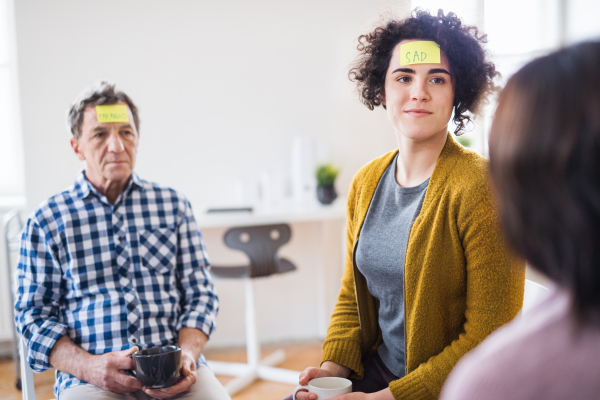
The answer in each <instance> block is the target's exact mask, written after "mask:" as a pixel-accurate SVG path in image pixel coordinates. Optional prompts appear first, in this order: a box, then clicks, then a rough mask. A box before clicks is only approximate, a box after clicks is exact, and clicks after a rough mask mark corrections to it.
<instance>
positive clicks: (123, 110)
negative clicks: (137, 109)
mask: <svg viewBox="0 0 600 400" xmlns="http://www.w3.org/2000/svg"><path fill="white" fill-rule="evenodd" d="M96 115H97V116H98V122H129V114H128V113H127V106H126V105H123V104H111V105H108V106H96Z"/></svg>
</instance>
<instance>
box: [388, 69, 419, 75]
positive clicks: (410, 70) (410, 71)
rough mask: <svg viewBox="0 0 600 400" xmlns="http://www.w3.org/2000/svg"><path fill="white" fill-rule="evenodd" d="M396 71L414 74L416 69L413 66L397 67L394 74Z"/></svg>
mask: <svg viewBox="0 0 600 400" xmlns="http://www.w3.org/2000/svg"><path fill="white" fill-rule="evenodd" d="M396 72H406V73H409V74H414V73H415V70H414V69H411V68H396V69H395V70H394V71H393V72H392V74H395V73H396Z"/></svg>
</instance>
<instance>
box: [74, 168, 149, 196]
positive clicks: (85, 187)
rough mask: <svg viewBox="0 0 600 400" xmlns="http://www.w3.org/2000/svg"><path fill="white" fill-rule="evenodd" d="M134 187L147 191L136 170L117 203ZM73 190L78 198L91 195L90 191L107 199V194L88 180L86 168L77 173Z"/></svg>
mask: <svg viewBox="0 0 600 400" xmlns="http://www.w3.org/2000/svg"><path fill="white" fill-rule="evenodd" d="M134 188H137V189H139V190H140V191H141V192H145V191H146V188H144V182H143V181H142V180H141V179H140V177H139V176H137V174H136V173H135V172H133V173H132V174H131V179H129V183H128V184H127V186H126V187H125V189H123V192H122V193H121V194H120V195H119V197H118V199H117V201H116V202H115V204H117V203H119V201H120V200H121V199H122V198H123V195H124V194H129V192H130V191H131V190H133V189H134ZM73 191H74V192H75V196H76V197H77V198H78V199H85V198H86V197H88V196H89V195H90V193H93V194H95V195H96V196H97V197H98V198H99V199H106V196H104V195H103V194H102V193H100V192H99V191H98V189H96V187H95V186H94V185H92V184H91V183H90V181H88V179H87V177H86V176H85V170H81V171H80V172H79V174H77V177H76V178H75V184H74V185H73ZM107 202H108V200H107Z"/></svg>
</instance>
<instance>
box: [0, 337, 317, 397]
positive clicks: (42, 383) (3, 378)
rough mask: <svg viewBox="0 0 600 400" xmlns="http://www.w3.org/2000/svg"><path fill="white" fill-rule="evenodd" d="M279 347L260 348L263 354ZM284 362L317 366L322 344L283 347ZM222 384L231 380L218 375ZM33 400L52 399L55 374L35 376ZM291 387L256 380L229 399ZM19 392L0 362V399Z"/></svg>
mask: <svg viewBox="0 0 600 400" xmlns="http://www.w3.org/2000/svg"><path fill="white" fill-rule="evenodd" d="M280 347H282V346H276V347H267V346H265V347H264V348H263V355H264V356H266V355H268V354H269V353H270V352H271V351H273V350H276V349H277V348H280ZM283 348H284V349H285V352H286V354H287V359H286V360H285V361H284V362H283V363H281V364H280V365H278V367H281V368H287V369H294V370H298V371H301V370H303V369H304V368H306V367H308V366H317V365H319V362H320V361H321V354H322V353H321V343H320V342H319V343H317V342H313V343H303V344H294V345H289V346H283ZM205 355H206V357H207V358H208V359H210V360H218V361H234V362H245V361H246V355H245V352H244V350H243V349H236V350H227V351H224V350H219V351H217V350H208V351H206V352H205ZM217 378H219V381H221V383H223V384H225V383H227V381H229V380H230V379H232V378H230V377H225V376H217ZM34 381H35V397H36V400H50V399H53V398H54V395H53V393H52V385H53V384H54V371H46V372H43V373H41V374H34ZM294 387H295V386H294V385H286V384H283V383H275V382H267V381H262V380H258V381H256V382H254V383H253V384H252V385H250V386H249V387H248V388H246V389H244V390H242V391H241V392H239V393H238V394H236V395H235V396H233V397H232V400H280V399H282V398H283V397H285V396H287V395H288V394H290V393H291V392H292V391H293V389H294ZM20 398H21V392H20V391H19V390H17V389H16V387H15V373H14V366H13V363H12V360H10V359H0V400H19V399H20Z"/></svg>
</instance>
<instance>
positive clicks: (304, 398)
mask: <svg viewBox="0 0 600 400" xmlns="http://www.w3.org/2000/svg"><path fill="white" fill-rule="evenodd" d="M325 376H335V375H333V374H332V373H331V372H330V371H328V370H326V369H323V368H315V367H308V368H306V369H305V370H304V371H302V372H301V373H300V376H299V377H298V383H300V385H302V386H304V385H308V382H309V381H310V380H311V379H315V378H323V377H325ZM316 398H317V395H316V394H314V393H308V392H305V391H299V392H298V393H296V400H315V399H316Z"/></svg>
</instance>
